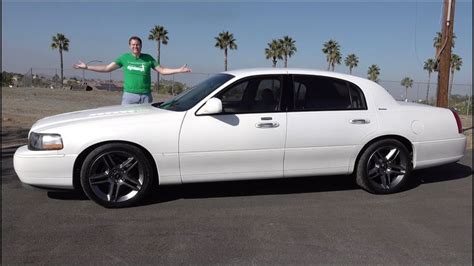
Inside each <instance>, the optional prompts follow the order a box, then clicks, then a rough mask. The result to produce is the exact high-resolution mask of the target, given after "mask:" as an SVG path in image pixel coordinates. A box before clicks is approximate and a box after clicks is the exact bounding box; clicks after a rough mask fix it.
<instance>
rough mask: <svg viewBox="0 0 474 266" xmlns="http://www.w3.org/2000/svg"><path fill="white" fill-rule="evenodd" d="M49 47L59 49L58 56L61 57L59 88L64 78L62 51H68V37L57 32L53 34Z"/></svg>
mask: <svg viewBox="0 0 474 266" xmlns="http://www.w3.org/2000/svg"><path fill="white" fill-rule="evenodd" d="M51 48H52V49H53V50H54V49H58V50H59V56H60V58H61V88H62V87H63V80H64V67H63V51H65V52H67V51H69V39H68V38H66V36H64V34H61V33H57V34H56V36H53V42H52V43H51Z"/></svg>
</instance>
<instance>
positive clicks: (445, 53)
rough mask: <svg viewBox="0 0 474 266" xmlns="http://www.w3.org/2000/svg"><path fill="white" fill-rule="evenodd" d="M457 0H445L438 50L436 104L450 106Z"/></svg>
mask: <svg viewBox="0 0 474 266" xmlns="http://www.w3.org/2000/svg"><path fill="white" fill-rule="evenodd" d="M455 2H456V0H444V7H443V22H442V29H441V47H440V48H439V50H437V53H436V59H437V61H438V69H439V72H438V97H437V100H436V106H439V107H449V106H448V97H449V96H448V87H449V69H450V65H451V47H452V41H453V28H454V6H455Z"/></svg>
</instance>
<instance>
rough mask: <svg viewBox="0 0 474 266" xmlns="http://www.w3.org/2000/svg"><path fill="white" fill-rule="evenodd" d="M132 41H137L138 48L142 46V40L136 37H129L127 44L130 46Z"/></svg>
mask: <svg viewBox="0 0 474 266" xmlns="http://www.w3.org/2000/svg"><path fill="white" fill-rule="evenodd" d="M132 40H135V41H138V42H139V43H140V46H141V45H142V39H140V38H139V37H137V36H132V37H130V39H128V44H130V43H131V42H132Z"/></svg>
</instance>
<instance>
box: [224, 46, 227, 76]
mask: <svg viewBox="0 0 474 266" xmlns="http://www.w3.org/2000/svg"><path fill="white" fill-rule="evenodd" d="M224 71H227V48H225V49H224Z"/></svg>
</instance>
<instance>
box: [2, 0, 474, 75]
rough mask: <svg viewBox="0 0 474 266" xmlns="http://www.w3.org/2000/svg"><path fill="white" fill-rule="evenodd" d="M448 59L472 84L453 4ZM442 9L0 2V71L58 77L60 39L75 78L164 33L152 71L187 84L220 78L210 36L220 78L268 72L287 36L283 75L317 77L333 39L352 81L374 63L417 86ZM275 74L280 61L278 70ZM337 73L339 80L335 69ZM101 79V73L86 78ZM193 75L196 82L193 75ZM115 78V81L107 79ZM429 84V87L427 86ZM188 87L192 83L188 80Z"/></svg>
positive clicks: (423, 4)
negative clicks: (271, 56)
mask: <svg viewBox="0 0 474 266" xmlns="http://www.w3.org/2000/svg"><path fill="white" fill-rule="evenodd" d="M455 12H456V13H455V22H454V31H455V34H456V36H457V39H456V46H455V48H454V50H453V52H454V53H456V54H458V55H460V56H461V57H462V59H463V66H462V68H461V70H460V71H458V72H456V73H455V83H460V84H472V1H467V0H465V1H462V0H458V1H456V9H455ZM441 13H442V1H441V0H438V1H426V0H425V1H422V0H412V1H370V0H369V1H329V2H328V1H304V2H290V1H264V2H250V1H225V2H214V1H205V2H196V1H179V2H158V1H131V0H129V1H105V0H103V1H65V0H64V1H60V0H56V1H33V0H16V1H13V0H6V1H3V2H2V70H4V71H9V72H18V73H26V72H27V71H29V69H30V68H33V69H34V71H35V72H39V73H50V72H54V71H55V70H54V69H55V68H59V53H58V51H57V50H52V49H51V47H50V46H51V38H52V36H53V35H55V34H56V33H63V34H64V35H66V37H67V38H68V39H69V40H70V45H69V52H66V53H65V54H64V65H65V75H66V76H72V75H75V76H81V75H82V73H81V71H80V70H73V69H72V65H73V64H74V63H76V62H78V60H82V61H84V62H87V61H91V60H100V61H102V62H103V63H107V64H108V63H110V62H112V61H113V60H114V59H115V58H117V57H118V56H120V55H121V54H123V53H126V52H129V49H128V38H129V37H130V36H132V35H137V36H139V37H141V38H142V40H143V49H142V52H144V53H149V54H151V55H153V56H154V57H156V42H153V41H149V40H148V34H149V31H150V30H151V28H152V27H153V26H154V25H162V26H164V27H165V28H166V29H167V30H168V32H169V33H168V37H169V42H168V45H162V49H161V64H162V65H163V66H166V67H179V66H181V65H182V64H185V63H186V64H188V66H189V67H191V68H192V70H193V72H194V74H193V75H190V76H193V77H199V76H200V74H199V73H216V72H220V71H223V69H224V59H223V58H224V56H223V51H222V50H220V49H218V48H215V47H214V44H215V40H214V37H216V36H217V35H218V34H219V32H222V31H230V32H231V33H233V34H234V38H235V39H236V43H237V45H238V49H237V50H230V51H229V58H228V60H229V63H228V64H229V69H240V68H253V67H271V65H272V62H271V60H268V59H266V58H265V54H264V49H265V48H266V47H267V43H269V42H271V40H272V39H277V38H282V37H283V36H285V35H289V36H290V37H292V38H293V39H294V40H295V41H296V47H297V52H296V54H295V55H294V56H293V57H291V58H290V59H289V67H298V68H312V69H326V67H327V63H326V58H325V55H324V54H323V52H322V51H321V49H322V47H323V43H324V42H326V41H328V40H329V39H334V40H336V41H337V42H338V43H339V44H340V46H341V52H342V56H343V58H344V57H345V56H346V55H347V54H349V53H355V54H356V55H357V56H358V57H359V66H358V67H357V68H355V69H354V70H353V74H354V75H357V76H362V77H366V76H367V69H368V67H369V66H370V65H372V64H377V65H378V66H379V67H380V69H381V71H380V72H381V74H380V77H379V78H380V79H381V80H385V81H394V82H399V81H400V80H401V79H403V78H404V77H406V76H408V77H411V78H412V79H413V80H415V81H420V82H426V81H427V79H428V75H427V72H426V71H424V70H423V62H424V61H425V60H426V59H428V58H430V57H433V56H434V53H435V50H434V48H433V38H434V36H435V33H436V32H437V31H440V29H441V24H440V23H441ZM278 66H281V67H282V66H283V62H278ZM336 71H337V72H343V73H348V68H347V67H346V66H345V65H344V64H341V65H338V66H336ZM86 75H87V77H99V78H104V79H107V78H108V74H95V73H91V72H87V73H86ZM201 76H202V75H201ZM113 78H114V79H120V78H121V73H120V72H117V73H113ZM432 80H434V79H432ZM190 82H192V81H190Z"/></svg>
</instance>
